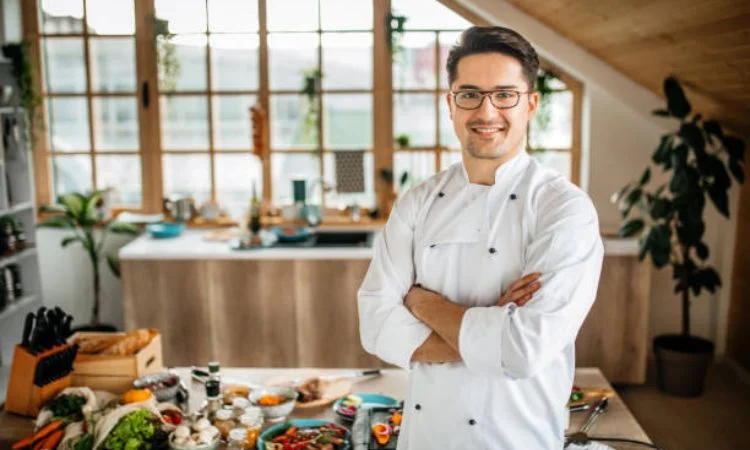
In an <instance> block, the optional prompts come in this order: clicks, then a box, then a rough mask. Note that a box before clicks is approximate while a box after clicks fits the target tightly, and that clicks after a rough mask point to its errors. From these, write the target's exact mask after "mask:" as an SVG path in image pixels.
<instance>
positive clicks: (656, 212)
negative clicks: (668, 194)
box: [649, 197, 672, 219]
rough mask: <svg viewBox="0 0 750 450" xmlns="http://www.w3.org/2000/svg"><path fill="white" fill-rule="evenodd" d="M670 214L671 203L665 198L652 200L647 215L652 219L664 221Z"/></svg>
mask: <svg viewBox="0 0 750 450" xmlns="http://www.w3.org/2000/svg"><path fill="white" fill-rule="evenodd" d="M671 213H672V202H670V201H669V200H668V199H665V198H658V197H657V198H654V201H653V202H651V209H650V211H649V214H651V217H653V218H654V219H664V218H666V217H667V216H669V215H670V214H671Z"/></svg>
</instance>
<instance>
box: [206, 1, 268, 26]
mask: <svg viewBox="0 0 750 450" xmlns="http://www.w3.org/2000/svg"><path fill="white" fill-rule="evenodd" d="M208 20H209V24H208V27H209V31H212V32H223V33H228V32H231V33H243V32H252V31H258V0H242V1H237V0H209V1H208Z"/></svg>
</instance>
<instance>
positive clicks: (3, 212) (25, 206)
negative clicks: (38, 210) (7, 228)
mask: <svg viewBox="0 0 750 450" xmlns="http://www.w3.org/2000/svg"><path fill="white" fill-rule="evenodd" d="M29 209H34V202H22V203H17V204H15V205H13V206H11V207H10V208H6V209H0V217H4V216H9V215H11V214H15V213H18V212H21V211H26V210H29Z"/></svg>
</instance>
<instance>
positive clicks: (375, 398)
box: [333, 393, 399, 422]
mask: <svg viewBox="0 0 750 450" xmlns="http://www.w3.org/2000/svg"><path fill="white" fill-rule="evenodd" d="M346 397H358V398H359V399H360V400H361V403H360V404H359V405H358V406H357V409H359V408H362V407H370V406H385V407H393V408H397V407H398V406H399V401H398V400H396V399H395V398H393V397H389V396H387V395H383V394H366V393H361V394H349V395H347V396H346ZM346 397H343V398H340V399H338V400H336V403H334V404H333V412H334V414H336V417H338V418H340V419H341V420H343V421H344V422H353V421H354V417H349V416H347V415H344V414H341V413H340V412H339V408H341V407H342V406H343V404H344V401H345V400H346Z"/></svg>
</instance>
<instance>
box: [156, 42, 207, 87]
mask: <svg viewBox="0 0 750 450" xmlns="http://www.w3.org/2000/svg"><path fill="white" fill-rule="evenodd" d="M206 42H207V39H206V36H205V35H181V36H180V35H178V36H174V37H171V38H164V37H162V36H159V37H158V38H157V46H158V47H157V51H158V58H159V59H158V68H159V89H160V90H162V91H175V90H178V91H189V90H193V91H195V90H199V91H203V90H206Z"/></svg>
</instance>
